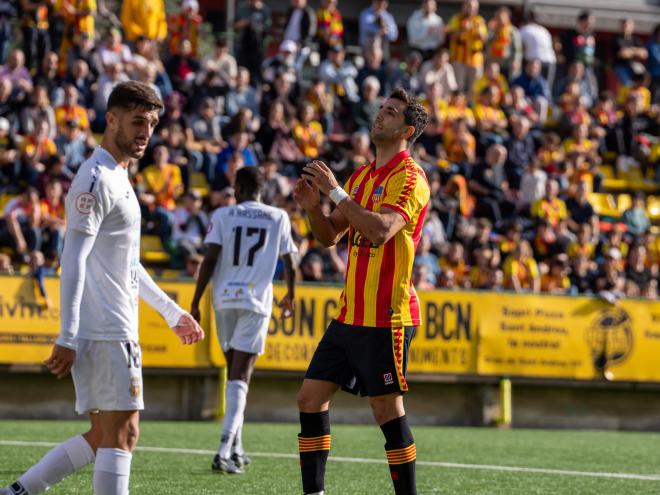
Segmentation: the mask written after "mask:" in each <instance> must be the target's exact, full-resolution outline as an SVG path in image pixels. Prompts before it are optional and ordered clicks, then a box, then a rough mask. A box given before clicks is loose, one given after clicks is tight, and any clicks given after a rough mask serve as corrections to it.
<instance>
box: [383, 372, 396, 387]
mask: <svg viewBox="0 0 660 495" xmlns="http://www.w3.org/2000/svg"><path fill="white" fill-rule="evenodd" d="M383 381H384V382H385V385H392V384H393V383H394V378H393V377H392V373H383Z"/></svg>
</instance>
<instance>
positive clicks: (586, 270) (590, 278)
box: [569, 255, 595, 295]
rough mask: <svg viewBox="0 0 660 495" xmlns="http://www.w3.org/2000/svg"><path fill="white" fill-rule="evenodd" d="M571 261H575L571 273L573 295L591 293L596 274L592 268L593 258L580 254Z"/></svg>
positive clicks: (571, 291)
mask: <svg viewBox="0 0 660 495" xmlns="http://www.w3.org/2000/svg"><path fill="white" fill-rule="evenodd" d="M571 261H572V263H573V264H572V266H571V271H570V275H569V280H570V283H571V288H570V293H571V295H576V294H590V293H591V292H592V291H593V288H594V285H595V280H594V277H595V274H594V273H593V272H592V270H591V266H592V262H591V260H589V258H588V257H587V256H583V255H579V256H577V257H575V258H571Z"/></svg>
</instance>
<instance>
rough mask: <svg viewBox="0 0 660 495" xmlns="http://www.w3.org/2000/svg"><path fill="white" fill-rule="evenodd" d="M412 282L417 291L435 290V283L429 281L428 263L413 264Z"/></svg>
mask: <svg viewBox="0 0 660 495" xmlns="http://www.w3.org/2000/svg"><path fill="white" fill-rule="evenodd" d="M411 280H412V284H413V286H414V287H415V290H417V291H420V290H422V291H424V290H433V289H434V288H435V284H433V283H431V282H430V281H429V269H428V267H427V266H426V265H413V269H412V279H411Z"/></svg>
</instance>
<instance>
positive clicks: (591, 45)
mask: <svg viewBox="0 0 660 495" xmlns="http://www.w3.org/2000/svg"><path fill="white" fill-rule="evenodd" d="M595 23H596V18H595V17H594V16H593V14H592V13H591V12H589V11H588V10H584V11H582V12H581V13H580V15H578V17H577V21H576V23H575V28H574V29H571V30H570V31H567V32H565V33H564V36H563V38H562V51H563V55H564V60H565V64H566V65H569V64H572V63H573V62H574V61H576V60H577V61H579V62H582V63H583V64H584V69H585V76H586V78H587V81H588V83H589V85H590V86H591V91H590V93H591V94H592V95H597V94H598V82H597V81H596V73H595V72H594V62H595V60H596V37H595V36H594V33H593V28H594V24H595Z"/></svg>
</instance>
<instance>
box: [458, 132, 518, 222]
mask: <svg viewBox="0 0 660 495" xmlns="http://www.w3.org/2000/svg"><path fill="white" fill-rule="evenodd" d="M506 155H507V153H506V148H505V147H504V146H502V145H500V144H493V145H491V146H490V147H489V148H488V150H487V151H486V155H485V157H484V159H483V161H481V162H480V163H478V164H477V165H475V166H474V168H473V170H472V171H471V173H470V183H469V184H470V191H471V192H472V193H473V194H474V195H475V197H476V199H477V208H476V210H475V213H474V214H475V216H476V217H480V218H487V219H489V220H490V221H491V222H492V223H493V224H494V225H495V227H496V228H500V227H502V225H503V223H504V222H505V221H508V220H509V219H511V218H512V217H513V216H514V214H515V210H516V205H515V203H513V201H512V199H513V197H512V195H511V192H510V190H509V185H508V183H507V180H506V173H505V168H504V164H505V162H506Z"/></svg>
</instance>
